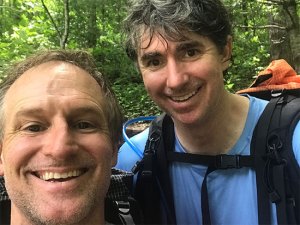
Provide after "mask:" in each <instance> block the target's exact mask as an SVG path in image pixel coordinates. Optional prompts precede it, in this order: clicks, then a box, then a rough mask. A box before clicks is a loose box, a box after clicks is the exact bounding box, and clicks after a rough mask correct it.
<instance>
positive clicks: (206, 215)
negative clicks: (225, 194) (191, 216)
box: [201, 167, 215, 225]
mask: <svg viewBox="0 0 300 225" xmlns="http://www.w3.org/2000/svg"><path fill="white" fill-rule="evenodd" d="M214 170H215V168H213V167H208V168H207V170H206V173H205V176H204V179H203V183H202V187H201V211H202V222H203V225H210V224H211V219H210V210H209V201H208V191H207V177H208V175H209V174H210V173H211V172H213V171H214Z"/></svg>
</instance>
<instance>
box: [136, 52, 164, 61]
mask: <svg viewBox="0 0 300 225" xmlns="http://www.w3.org/2000/svg"><path fill="white" fill-rule="evenodd" d="M160 56H161V53H159V52H157V51H155V52H146V53H144V54H143V55H142V56H141V61H148V60H149V59H153V58H155V57H160Z"/></svg>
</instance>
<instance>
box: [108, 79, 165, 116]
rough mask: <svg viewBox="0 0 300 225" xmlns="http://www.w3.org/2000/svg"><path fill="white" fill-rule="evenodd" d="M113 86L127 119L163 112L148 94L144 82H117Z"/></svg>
mask: <svg viewBox="0 0 300 225" xmlns="http://www.w3.org/2000/svg"><path fill="white" fill-rule="evenodd" d="M113 88H114V91H115V93H116V95H117V97H118V99H119V102H120V105H121V106H122V108H123V110H124V112H125V118H126V119H131V118H135V117H138V116H153V115H159V114H160V113H161V111H160V110H159V109H158V108H157V107H156V106H155V104H154V103H153V102H152V100H151V99H150V98H149V96H148V95H147V93H146V91H145V88H144V85H143V84H142V83H129V84H125V85H122V84H116V85H114V86H113Z"/></svg>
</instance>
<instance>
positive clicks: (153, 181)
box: [134, 114, 176, 224]
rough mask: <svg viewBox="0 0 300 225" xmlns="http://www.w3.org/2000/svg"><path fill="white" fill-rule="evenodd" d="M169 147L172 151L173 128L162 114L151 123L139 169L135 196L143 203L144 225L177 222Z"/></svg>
mask: <svg viewBox="0 0 300 225" xmlns="http://www.w3.org/2000/svg"><path fill="white" fill-rule="evenodd" d="M166 146H168V149H171V150H172V149H173V146H174V128H173V122H172V119H171V118H170V117H169V116H167V115H166V114H162V115H161V116H159V117H157V118H156V119H155V120H154V121H152V123H151V126H150V128H149V136H148V140H147V143H146V147H145V151H144V156H143V159H142V160H141V161H140V162H139V163H138V166H137V167H136V168H137V169H136V171H138V177H137V182H136V187H135V195H134V196H135V198H136V199H137V200H138V201H139V203H140V204H141V208H142V211H143V217H144V223H145V224H161V223H162V221H164V223H168V224H175V223H176V222H175V221H176V219H175V211H174V203H173V192H172V188H171V184H170V178H169V172H168V162H167V159H166ZM161 211H164V212H165V215H162V213H161ZM162 217H164V218H162Z"/></svg>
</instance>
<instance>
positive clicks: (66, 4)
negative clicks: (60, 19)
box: [60, 0, 70, 49]
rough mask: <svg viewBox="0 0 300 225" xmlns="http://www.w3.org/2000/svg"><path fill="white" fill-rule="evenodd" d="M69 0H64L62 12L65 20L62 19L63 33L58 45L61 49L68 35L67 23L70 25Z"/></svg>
mask: <svg viewBox="0 0 300 225" xmlns="http://www.w3.org/2000/svg"><path fill="white" fill-rule="evenodd" d="M69 11H70V9H69V0H64V14H65V21H64V23H65V24H64V28H65V29H64V33H63V35H62V37H61V43H60V47H61V48H62V49H64V48H65V45H66V43H67V40H68V37H69V25H70V17H69Z"/></svg>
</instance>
